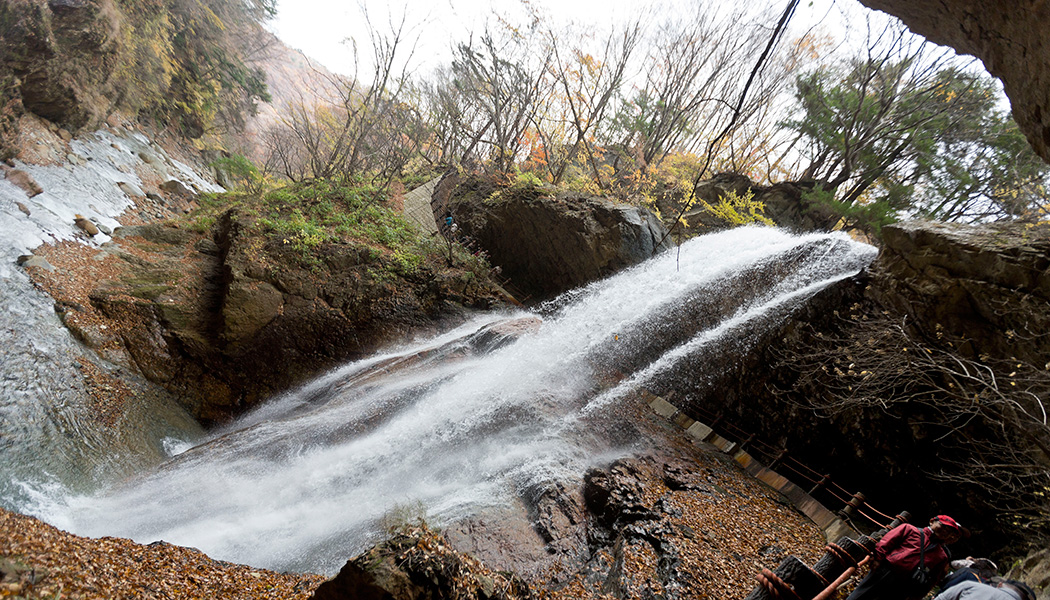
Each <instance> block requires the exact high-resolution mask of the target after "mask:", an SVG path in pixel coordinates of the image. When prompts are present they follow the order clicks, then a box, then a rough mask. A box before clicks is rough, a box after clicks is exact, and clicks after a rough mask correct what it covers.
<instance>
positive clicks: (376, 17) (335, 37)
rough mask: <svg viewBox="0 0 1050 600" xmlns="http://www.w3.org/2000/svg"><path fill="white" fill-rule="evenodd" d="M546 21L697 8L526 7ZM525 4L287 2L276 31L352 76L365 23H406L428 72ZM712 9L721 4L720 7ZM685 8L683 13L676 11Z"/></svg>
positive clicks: (827, 6) (548, 1) (631, 2)
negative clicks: (496, 18)
mask: <svg viewBox="0 0 1050 600" xmlns="http://www.w3.org/2000/svg"><path fill="white" fill-rule="evenodd" d="M526 1H528V2H529V3H530V4H531V5H532V6H533V7H534V8H535V9H537V10H538V11H539V12H541V13H542V14H546V15H549V17H550V21H551V22H552V23H553V24H554V25H555V26H561V25H565V24H568V23H569V22H577V23H583V24H585V25H592V26H596V27H603V26H608V25H610V24H612V23H614V22H617V21H621V22H622V21H624V20H626V19H628V18H631V17H633V16H635V15H636V14H637V12H638V10H639V7H640V6H644V7H646V8H655V10H656V11H657V12H658V13H659V14H660V15H664V14H673V13H675V12H677V11H678V10H680V7H681V5H682V4H683V3H685V2H689V1H691V0H660V2H662V3H660V4H657V3H655V2H653V1H647V2H641V1H640V0H526ZM766 1H767V2H768V6H769V7H770V9H771V10H774V11H776V12H778V13H779V12H780V11H782V10H783V9H784V8H785V7H786V5H787V1H786V0H766ZM523 4H524V2H523V1H522V0H361V1H360V2H346V1H345V0H280V2H279V4H278V15H277V19H276V20H275V21H274V23H273V24H272V28H273V30H274V31H275V32H276V33H277V35H278V36H279V37H280V38H281V39H282V40H284V42H285V43H287V44H288V45H289V46H292V47H293V48H296V49H298V50H302V51H303V52H304V53H305V54H306V55H307V56H309V57H310V58H313V59H316V60H318V61H319V62H321V64H323V65H324V66H326V67H327V68H329V69H331V70H333V71H336V72H339V73H343V74H350V72H351V71H352V70H353V60H352V54H351V52H350V51H349V49H348V47H347V45H346V44H344V40H346V39H347V38H354V39H356V40H357V43H358V45H359V46H361V47H362V48H364V50H363V52H362V54H363V55H364V54H367V53H368V52H370V50H368V48H369V42H368V38H367V28H366V27H364V26H363V24H362V23H363V20H364V15H365V14H366V13H367V14H368V18H369V19H370V20H371V22H372V23H373V25H374V26H375V27H376V28H377V29H379V30H384V29H386V24H387V23H388V22H389V21H390V20H391V19H393V20H394V21H400V19H401V18H402V17H404V18H405V23H406V28H407V29H408V30H409V31H410V36H409V37H410V38H411V39H416V37H417V36H418V39H419V42H418V48H419V49H418V51H417V53H416V56H415V57H413V61H412V66H413V67H414V68H421V69H427V68H430V67H433V66H436V65H437V64H439V63H442V62H445V61H446V60H447V59H448V57H449V56H450V51H449V49H450V48H451V47H452V45H453V44H454V43H455V42H457V41H461V40H465V39H466V37H467V35H468V33H469V32H470V31H475V32H477V31H480V30H481V28H482V26H483V24H484V22H485V21H486V20H488V19H490V18H491V16H492V15H493V14H494V13H496V12H498V13H500V14H503V15H507V16H508V17H509V19H510V20H511V21H515V20H516V21H517V22H521V19H522V18H523V15H524V14H525V9H524V8H523ZM711 4H713V5H714V4H718V3H716V2H712V3H711ZM676 7H679V8H676ZM864 10H866V9H863V8H861V7H860V6H859V4H858V3H857V2H856V0H812V1H809V0H803V2H802V3H801V4H800V6H799V7H798V10H797V11H796V14H795V17H794V20H793V26H794V28H795V29H796V30H798V31H801V30H804V29H806V28H808V27H811V26H813V25H816V24H818V23H821V24H823V26H824V29H825V30H827V31H829V32H831V33H834V32H836V31H838V30H841V29H842V22H843V17H842V16H841V15H842V13H843V11H845V12H846V13H847V14H854V15H855V14H860V13H861V12H862V11H864Z"/></svg>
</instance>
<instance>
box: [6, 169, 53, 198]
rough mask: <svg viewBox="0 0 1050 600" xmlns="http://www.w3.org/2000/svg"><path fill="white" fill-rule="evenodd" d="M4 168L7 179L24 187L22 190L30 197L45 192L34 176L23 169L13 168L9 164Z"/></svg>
mask: <svg viewBox="0 0 1050 600" xmlns="http://www.w3.org/2000/svg"><path fill="white" fill-rule="evenodd" d="M2 169H3V171H4V176H5V177H6V178H7V180H8V181H10V182H11V183H13V184H15V185H17V186H18V187H20V188H22V191H24V192H25V193H26V195H27V196H29V197H30V198H32V197H33V196H38V195H40V194H43V193H44V188H42V187H40V184H39V183H37V182H36V180H35V179H33V176H32V175H30V174H29V173H26V172H25V171H23V170H22V169H12V168H10V167H7V166H3V167H2Z"/></svg>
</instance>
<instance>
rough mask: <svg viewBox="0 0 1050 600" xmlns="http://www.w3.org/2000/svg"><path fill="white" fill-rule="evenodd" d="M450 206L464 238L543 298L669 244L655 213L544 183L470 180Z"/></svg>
mask: <svg viewBox="0 0 1050 600" xmlns="http://www.w3.org/2000/svg"><path fill="white" fill-rule="evenodd" d="M449 209H450V212H451V214H452V216H453V218H454V219H455V221H456V223H457V224H458V225H459V227H460V228H461V231H462V234H463V235H465V236H466V238H465V239H464V241H466V242H468V243H472V244H476V246H477V247H478V248H479V249H481V250H484V251H485V252H487V253H488V254H489V257H490V259H491V261H492V264H494V265H498V266H499V267H500V268H501V269H502V272H503V275H504V276H505V277H508V278H509V279H510V281H511V282H512V283H513V285H514V286H515V287H516V288H517V289H518V290H519V291H520V292H521V294H522V296H523V297H532V298H534V299H537V298H547V297H551V296H554V295H557V294H559V293H561V292H564V291H567V290H570V289H573V288H575V287H579V286H581V285H584V284H587V283H590V282H592V281H595V280H597V279H600V278H602V277H606V276H608V275H611V274H613V273H615V272H616V271H618V270H620V269H623V268H625V267H629V266H631V265H634V264H637V263H640V262H642V261H643V260H645V259H647V258H650V257H652V256H653V255H654V254H656V253H657V252H661V251H663V250H667V249H669V248H671V247H672V246H673V244H672V242H671V238H670V236H668V235H667V229H666V228H665V227H664V226H663V224H662V223H661V222H660V220H659V219H658V218H657V217H656V215H654V214H652V213H651V212H649V210H647V209H645V208H641V207H637V206H629V205H619V204H615V203H613V202H611V201H609V200H605V199H602V198H594V197H584V196H571V195H559V196H552V195H549V193H548V192H547V191H546V190H544V189H542V188H506V189H503V190H496V189H494V188H491V187H489V186H487V185H486V184H485V183H483V182H479V181H477V180H468V181H465V182H464V183H462V184H461V185H460V186H459V187H458V188H456V190H454V191H453V192H452V196H451V200H450V203H449Z"/></svg>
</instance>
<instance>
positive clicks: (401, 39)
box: [265, 19, 428, 185]
mask: <svg viewBox="0 0 1050 600" xmlns="http://www.w3.org/2000/svg"><path fill="white" fill-rule="evenodd" d="M370 36H371V43H372V52H373V56H372V72H371V74H370V81H367V82H363V81H361V80H359V79H358V78H357V77H351V78H349V79H342V78H340V77H338V76H334V75H326V77H327V78H328V81H329V84H330V85H331V87H332V88H334V89H336V90H338V91H339V94H338V95H339V98H338V100H335V101H324V100H321V101H319V102H317V101H313V102H311V101H307V100H305V99H302V100H300V101H299V102H297V103H295V104H293V105H292V106H289V107H287V109H286V111H285V114H284V117H283V119H282V121H281V123H280V124H279V125H278V126H277V127H276V128H275V131H271V132H270V133H269V134H268V135H267V136H266V137H265V142H266V143H267V145H268V150H269V158H268V160H267V163H268V164H273V165H274V166H276V167H277V168H278V169H279V170H280V172H281V173H282V174H283V175H285V176H286V177H289V178H291V179H293V180H295V179H301V178H304V177H316V178H327V177H335V176H368V177H370V178H371V179H372V180H373V182H375V183H378V184H380V185H386V184H389V182H390V180H391V179H392V178H393V177H394V176H396V175H398V174H399V173H400V171H401V169H402V168H403V167H404V166H405V164H407V163H408V161H409V160H410V159H411V158H412V157H413V156H415V155H416V154H417V153H418V151H419V149H420V147H421V146H422V144H423V142H424V140H425V138H426V137H427V136H428V132H427V131H426V128H425V126H424V124H423V120H422V116H421V115H420V113H419V111H418V109H417V108H416V103H417V100H416V99H415V98H412V97H410V96H411V92H412V88H411V86H410V84H409V81H408V77H407V65H408V64H409V61H408V60H404V61H403V62H402V57H401V53H402V52H403V51H404V48H405V46H406V44H408V43H409V41H408V40H407V39H406V37H405V36H406V31H405V22H404V19H402V21H401V22H400V23H397V24H394V25H393V26H392V28H391V33H390V34H389V35H386V36H382V35H379V34H378V33H377V32H376V30H375V29H374V28H370ZM413 49H414V48H409V51H408V54H409V59H410V58H411V54H412V51H413ZM355 56H356V53H355Z"/></svg>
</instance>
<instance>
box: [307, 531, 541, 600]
mask: <svg viewBox="0 0 1050 600" xmlns="http://www.w3.org/2000/svg"><path fill="white" fill-rule="evenodd" d="M531 597H532V593H531V591H530V589H529V586H528V585H527V584H526V583H525V582H524V581H522V580H521V579H520V578H518V577H516V576H515V575H513V574H512V573H507V572H497V571H493V570H491V569H488V568H487V567H485V565H484V564H482V563H481V562H480V561H478V560H477V559H475V558H473V557H471V556H469V555H467V554H462V553H460V552H457V551H455V550H453V549H452V547H451V545H450V544H449V542H448V540H446V539H445V538H444V537H442V536H441V535H440V534H438V533H436V532H434V531H433V530H431V529H429V528H428V527H427V526H426V525H423V524H419V525H416V526H407V527H404V528H402V529H401V530H400V531H398V532H397V533H395V535H393V536H392V537H391V538H390V539H389V540H387V541H385V542H382V543H380V544H377V545H376V546H373V547H372V548H371V549H369V550H368V551H367V552H365V553H363V554H361V555H360V556H358V557H356V558H354V559H352V560H350V561H347V563H346V565H344V566H343V568H342V569H341V570H340V571H339V574H338V575H336V576H335V577H334V578H332V579H330V580H328V581H326V582H324V583H322V584H321V585H320V586H319V587H318V588H317V590H315V591H314V594H313V596H311V597H310V598H311V600H437V599H439V598H450V599H451V598H455V599H457V600H526V599H527V598H531Z"/></svg>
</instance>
